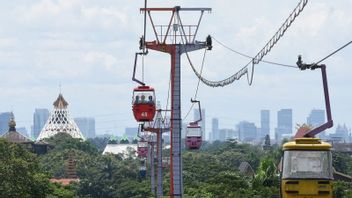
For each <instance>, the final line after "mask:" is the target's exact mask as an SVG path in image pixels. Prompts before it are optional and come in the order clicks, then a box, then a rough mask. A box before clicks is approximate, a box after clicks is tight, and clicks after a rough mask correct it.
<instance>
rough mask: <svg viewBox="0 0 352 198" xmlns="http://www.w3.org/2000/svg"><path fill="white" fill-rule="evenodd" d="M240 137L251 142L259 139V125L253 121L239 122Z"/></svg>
mask: <svg viewBox="0 0 352 198" xmlns="http://www.w3.org/2000/svg"><path fill="white" fill-rule="evenodd" d="M237 131H238V135H239V139H240V140H241V141H244V142H249V141H253V140H256V139H257V127H256V126H255V124H254V123H252V122H247V121H241V122H240V123H238V124H237Z"/></svg>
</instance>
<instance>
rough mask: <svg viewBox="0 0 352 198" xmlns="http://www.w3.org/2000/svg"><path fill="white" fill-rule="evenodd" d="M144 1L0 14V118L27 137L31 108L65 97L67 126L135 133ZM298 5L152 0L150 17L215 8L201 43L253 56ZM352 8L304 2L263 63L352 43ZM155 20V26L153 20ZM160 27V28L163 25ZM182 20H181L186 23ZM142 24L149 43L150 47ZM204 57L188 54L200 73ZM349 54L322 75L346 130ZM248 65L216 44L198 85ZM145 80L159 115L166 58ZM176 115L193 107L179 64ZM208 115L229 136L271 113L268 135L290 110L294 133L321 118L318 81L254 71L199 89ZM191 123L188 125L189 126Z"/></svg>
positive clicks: (160, 57)
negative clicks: (10, 116)
mask: <svg viewBox="0 0 352 198" xmlns="http://www.w3.org/2000/svg"><path fill="white" fill-rule="evenodd" d="M143 3H144V1H142V0H138V1H136V0H134V1H131V0H114V1H113V0H104V1H100V0H26V1H23V0H22V1H21V0H13V1H4V2H2V4H1V6H0V74H1V77H0V85H1V86H0V93H1V97H0V111H1V112H4V111H11V110H13V111H14V113H15V116H16V120H17V123H18V124H17V125H18V126H19V127H20V126H25V127H27V129H28V130H30V125H31V124H32V117H33V112H34V109H35V108H48V109H49V110H50V111H51V110H52V108H53V106H52V103H53V102H54V100H55V99H56V98H57V96H58V94H59V85H60V84H61V85H62V93H63V95H64V97H65V98H66V100H67V101H68V102H69V104H70V105H69V109H70V112H71V115H72V117H78V116H93V117H96V126H97V131H98V132H99V133H115V134H121V133H123V132H124V128H125V127H128V126H129V127H134V126H137V123H136V122H135V120H134V119H133V116H132V112H131V95H132V89H133V87H135V86H136V84H135V83H133V82H132V81H131V75H132V69H133V67H132V66H133V59H134V52H136V51H137V50H138V39H139V37H140V36H141V35H142V31H143V15H142V14H141V13H140V12H139V8H140V7H142V6H143ZM297 3H298V0H296V1H295V0H292V1H281V0H270V1H262V0H248V1H238V0H236V1H234V0H217V1H214V0H183V1H181V0H149V5H150V6H151V7H173V6H175V5H180V6H182V7H211V8H212V9H213V12H212V13H211V14H206V15H205V16H204V18H203V21H202V24H201V27H200V30H199V35H198V38H197V40H204V39H205V37H206V35H208V34H210V35H212V36H214V37H215V38H216V39H218V40H220V41H221V42H223V43H225V44H226V45H228V46H230V47H232V48H234V49H236V50H238V51H241V52H243V53H246V54H249V55H255V54H256V53H257V52H258V51H259V50H260V49H261V48H262V47H263V46H264V45H265V43H266V42H267V41H268V40H269V39H270V37H271V36H272V35H273V34H274V33H275V31H276V30H277V29H278V28H279V27H280V25H281V24H282V23H283V21H284V20H285V19H286V18H287V16H288V15H289V13H290V12H291V11H292V10H293V8H294V7H295V6H296V4H297ZM351 8H352V1H351V0H339V1H331V0H314V1H310V2H309V3H308V5H307V7H306V8H305V10H304V11H303V13H302V15H301V16H299V17H298V18H297V21H295V22H294V24H293V25H292V26H291V27H290V28H289V30H288V31H287V32H286V34H285V36H284V37H283V38H282V39H281V40H280V41H279V42H278V43H277V45H276V46H275V47H274V48H273V49H272V51H271V52H270V53H269V55H268V56H267V57H265V59H266V60H271V61H276V62H281V63H286V64H295V62H296V61H297V55H298V54H302V55H303V59H304V61H305V62H314V61H317V60H319V59H321V58H323V57H324V56H326V55H327V54H329V53H330V52H332V51H333V50H335V49H337V48H338V47H340V46H342V45H343V44H345V43H347V42H348V41H350V40H351V38H352V36H351V35H352V14H351ZM158 19H160V20H161V17H159V18H156V19H155V20H156V23H157V20H158ZM164 19H165V18H164ZM192 19H194V17H190V16H187V17H185V18H184V19H183V20H184V21H185V22H184V23H186V21H187V20H192ZM150 28H151V26H150V24H148V37H147V40H154V39H155V38H154V37H152V34H150V33H151V29H150ZM202 53H203V51H199V52H195V53H192V54H191V57H192V59H193V62H194V64H195V65H197V66H198V68H199V66H200V64H201V57H202ZM351 53H352V46H350V47H348V48H346V49H345V50H344V51H341V52H340V53H339V54H337V55H335V56H333V57H331V58H330V59H328V60H327V61H325V64H326V65H327V66H328V69H327V72H328V78H329V88H330V93H331V103H332V105H331V106H332V114H333V119H334V121H335V123H336V124H337V123H346V124H347V125H348V126H349V127H351V126H352V118H351V112H352V104H351V101H352V93H351V90H352V78H351V73H352V64H351V60H350V57H351ZM247 62H248V59H246V58H243V57H240V56H238V55H236V54H233V53H232V52H230V51H228V50H227V49H225V48H223V47H221V46H220V45H218V44H217V43H214V48H213V50H212V51H210V52H208V53H207V56H206V61H205V65H204V73H203V74H204V76H205V77H206V78H208V79H210V80H221V79H223V78H224V77H228V76H229V75H230V74H232V73H234V72H236V71H237V70H238V69H239V68H241V67H242V66H243V64H245V63H247ZM145 63H146V65H145V80H146V82H147V83H148V84H149V85H151V86H153V87H155V88H156V92H157V93H156V94H157V98H158V100H160V101H161V104H162V105H163V106H165V103H166V97H167V90H168V89H167V87H168V81H169V79H168V72H169V67H170V63H169V57H168V56H167V55H165V54H161V53H158V52H152V51H150V53H149V54H148V56H147V57H146V62H145ZM182 80H183V81H182V94H183V95H182V99H183V100H182V110H183V115H184V114H185V113H186V112H187V111H188V108H189V106H190V102H189V99H190V98H191V97H192V96H193V95H194V91H195V89H196V85H197V78H196V76H195V75H194V73H193V72H192V70H191V69H190V66H189V64H188V62H187V59H185V57H183V59H182ZM198 96H199V99H200V100H201V102H202V106H203V108H205V109H206V116H207V117H206V118H207V122H206V125H207V126H206V128H207V132H209V131H210V130H211V118H213V117H218V118H219V119H220V128H234V127H235V124H236V123H238V122H239V121H242V120H249V121H253V122H255V123H256V124H257V125H258V126H259V123H260V110H261V109H270V110H271V128H272V130H273V129H274V127H275V126H276V122H277V117H276V115H277V111H278V110H279V109H281V108H293V117H294V123H304V122H305V121H306V117H307V115H308V114H309V112H310V111H311V109H313V108H318V109H321V108H324V100H323V92H322V82H321V75H320V72H319V71H303V72H302V71H299V70H298V69H294V68H284V67H278V66H273V65H268V64H265V63H260V64H259V65H258V66H257V67H256V72H255V76H254V83H253V85H252V86H248V85H247V82H246V79H242V80H241V81H239V82H236V83H234V84H232V85H230V86H227V87H225V88H210V87H207V86H205V85H204V84H201V85H200V88H199V94H198ZM192 117H193V113H192V114H191V116H189V117H188V118H187V120H188V121H190V119H191V118H192Z"/></svg>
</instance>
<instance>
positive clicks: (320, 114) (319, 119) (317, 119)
mask: <svg viewBox="0 0 352 198" xmlns="http://www.w3.org/2000/svg"><path fill="white" fill-rule="evenodd" d="M324 123H325V111H324V110H320V109H313V110H312V111H311V112H310V114H309V116H308V117H307V124H308V125H310V126H312V127H314V128H315V127H318V126H320V125H322V124H324ZM318 136H319V137H320V138H323V137H325V131H324V132H322V133H320V134H319V135H318Z"/></svg>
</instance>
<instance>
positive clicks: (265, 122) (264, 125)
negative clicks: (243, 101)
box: [259, 110, 270, 138]
mask: <svg viewBox="0 0 352 198" xmlns="http://www.w3.org/2000/svg"><path fill="white" fill-rule="evenodd" d="M266 135H269V136H270V111H269V110H261V111H260V133H259V138H264V137H265V136H266Z"/></svg>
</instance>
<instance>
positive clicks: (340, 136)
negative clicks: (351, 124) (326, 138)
mask: <svg viewBox="0 0 352 198" xmlns="http://www.w3.org/2000/svg"><path fill="white" fill-rule="evenodd" d="M330 139H332V140H335V142H348V141H349V139H350V131H349V130H348V128H347V126H346V125H345V124H344V125H340V124H338V125H337V127H336V130H335V133H333V134H330ZM339 140H340V141H339Z"/></svg>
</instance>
